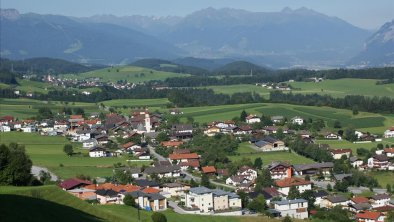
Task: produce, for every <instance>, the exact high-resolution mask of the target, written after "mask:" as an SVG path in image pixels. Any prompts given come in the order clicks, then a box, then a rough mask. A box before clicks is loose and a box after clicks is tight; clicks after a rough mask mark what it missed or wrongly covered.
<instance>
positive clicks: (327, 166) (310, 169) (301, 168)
mask: <svg viewBox="0 0 394 222" xmlns="http://www.w3.org/2000/svg"><path fill="white" fill-rule="evenodd" d="M333 167H334V163H333V162H323V163H311V164H295V165H293V172H294V173H295V175H317V174H320V173H322V174H323V175H330V172H331V170H332V168H333Z"/></svg>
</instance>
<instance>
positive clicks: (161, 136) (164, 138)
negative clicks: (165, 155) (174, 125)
mask: <svg viewBox="0 0 394 222" xmlns="http://www.w3.org/2000/svg"><path fill="white" fill-rule="evenodd" d="M167 140H169V137H168V135H167V133H166V132H164V131H162V132H160V133H159V134H157V137H156V141H157V142H159V143H160V142H163V141H167Z"/></svg>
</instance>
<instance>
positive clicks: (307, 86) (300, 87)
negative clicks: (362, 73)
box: [199, 79, 394, 99]
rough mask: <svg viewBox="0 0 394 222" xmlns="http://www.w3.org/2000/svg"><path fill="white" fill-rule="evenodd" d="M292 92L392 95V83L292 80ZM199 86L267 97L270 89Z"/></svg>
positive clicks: (355, 80) (239, 86)
mask: <svg viewBox="0 0 394 222" xmlns="http://www.w3.org/2000/svg"><path fill="white" fill-rule="evenodd" d="M289 84H290V85H291V86H292V87H293V90H292V93H301V94H313V93H317V94H320V95H330V96H333V97H335V98H338V97H345V96H346V95H364V96H388V97H392V98H393V97H394V84H385V85H376V80H373V79H336V80H324V81H323V82H319V83H315V82H292V83H289ZM199 88H208V89H213V90H214V91H215V92H216V93H224V94H233V93H237V92H256V93H259V94H260V95H261V96H263V97H264V98H266V99H268V98H269V93H270V91H272V90H269V89H267V88H264V87H261V86H256V85H254V84H240V85H225V86H206V87H199Z"/></svg>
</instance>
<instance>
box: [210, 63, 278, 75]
mask: <svg viewBox="0 0 394 222" xmlns="http://www.w3.org/2000/svg"><path fill="white" fill-rule="evenodd" d="M212 73H214V74H216V75H264V74H269V73H270V70H269V69H267V68H264V67H261V66H258V65H255V64H253V63H250V62H245V61H236V62H231V63H229V64H226V65H224V66H222V67H220V68H218V69H215V70H213V71H212Z"/></svg>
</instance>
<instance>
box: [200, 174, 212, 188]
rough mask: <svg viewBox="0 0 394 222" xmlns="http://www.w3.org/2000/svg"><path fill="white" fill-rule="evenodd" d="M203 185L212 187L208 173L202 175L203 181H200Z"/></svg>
mask: <svg viewBox="0 0 394 222" xmlns="http://www.w3.org/2000/svg"><path fill="white" fill-rule="evenodd" d="M200 184H201V186H204V187H208V188H209V187H211V182H209V177H208V175H206V174H203V175H202V177H201V182H200Z"/></svg>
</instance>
